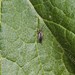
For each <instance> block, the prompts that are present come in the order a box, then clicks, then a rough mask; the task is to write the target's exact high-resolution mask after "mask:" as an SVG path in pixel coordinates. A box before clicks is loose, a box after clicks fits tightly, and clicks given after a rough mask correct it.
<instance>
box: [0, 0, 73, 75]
mask: <svg viewBox="0 0 75 75" xmlns="http://www.w3.org/2000/svg"><path fill="white" fill-rule="evenodd" d="M30 1H31V2H30ZM30 1H29V0H3V1H2V6H1V8H2V11H1V12H2V18H1V19H2V20H1V31H0V32H1V36H0V38H1V40H0V42H1V43H0V45H1V47H0V50H1V51H0V52H1V56H0V59H1V70H0V71H1V75H74V71H73V70H74V67H73V66H70V63H71V64H72V65H73V62H74V54H73V55H72V54H70V55H71V56H72V57H71V58H72V59H73V62H69V61H68V59H67V57H68V56H67V55H68V54H69V53H70V52H68V51H70V50H72V52H73V51H74V50H73V49H74V41H73V40H71V39H72V38H71V37H70V35H71V36H72V37H74V32H73V31H74V29H73V30H72V29H71V30H70V28H71V27H69V29H68V28H66V27H64V26H62V24H61V25H60V24H58V21H57V19H55V20H54V19H52V20H49V18H48V16H49V17H52V15H54V17H55V16H57V14H58V13H56V12H57V10H58V9H57V10H56V9H55V8H54V9H52V7H53V5H51V4H50V3H49V2H47V3H49V4H47V3H46V4H45V5H44V4H42V5H43V7H42V6H41V4H40V3H41V2H43V1H44V0H43V1H42V0H30ZM53 1H54V0H53ZM55 3H57V2H55ZM32 4H33V5H32ZM46 5H49V6H50V7H49V8H47V7H46V9H45V6H46ZM38 6H41V7H40V8H39V7H38ZM34 7H35V9H36V10H35V9H34ZM40 9H41V10H42V11H41V10H40ZM46 10H51V11H53V12H51V14H52V15H51V16H50V13H49V11H46ZM54 11H56V12H55V13H54ZM59 13H60V14H61V13H62V12H59ZM60 14H59V15H60ZM61 16H62V15H60V17H61ZM60 17H59V18H60ZM62 17H63V16H62ZM38 18H39V21H40V22H39V24H38ZM59 18H58V20H59V21H61V20H60V19H59ZM65 20H66V18H65ZM65 23H67V22H66V21H65ZM68 26H69V25H68ZM42 27H43V29H42V33H43V35H44V36H43V40H42V43H38V42H37V41H38V38H37V36H38V32H37V30H38V29H41V28H42ZM53 27H54V28H55V29H54V28H53ZM59 31H60V34H59V35H60V36H59V35H58V32H59ZM62 31H63V32H62ZM64 32H66V34H67V36H66V37H67V38H65V35H64ZM61 37H62V38H63V41H62V38H61ZM64 38H65V39H68V40H71V41H73V42H71V41H70V42H71V43H72V44H73V45H72V48H71V49H69V48H68V44H66V45H63V43H66V41H65V39H64ZM70 47H71V46H70ZM65 48H66V49H65ZM66 50H68V51H66ZM67 53H68V54H67ZM73 53H74V52H73ZM71 61H72V60H71ZM66 63H67V64H66ZM71 67H73V69H72V68H71ZM69 69H71V70H69Z"/></svg>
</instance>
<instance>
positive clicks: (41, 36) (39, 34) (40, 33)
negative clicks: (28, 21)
mask: <svg viewBox="0 0 75 75" xmlns="http://www.w3.org/2000/svg"><path fill="white" fill-rule="evenodd" d="M42 40H43V33H42V30H39V31H38V41H39V43H42Z"/></svg>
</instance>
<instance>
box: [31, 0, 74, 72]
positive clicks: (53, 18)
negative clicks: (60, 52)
mask: <svg viewBox="0 0 75 75" xmlns="http://www.w3.org/2000/svg"><path fill="white" fill-rule="evenodd" d="M30 1H31V3H32V4H33V6H34V8H35V9H36V11H37V12H38V14H39V15H40V16H41V17H42V18H43V19H44V22H45V23H46V25H47V26H48V28H49V29H50V30H51V32H52V33H53V35H54V36H55V37H56V39H57V41H58V42H59V43H60V45H61V46H62V47H63V49H64V58H65V59H64V62H65V64H66V63H67V64H66V65H65V66H66V67H67V68H68V70H69V71H70V72H73V73H75V71H74V70H75V25H74V24H75V20H74V18H73V19H72V18H71V17H72V16H73V15H72V16H71V17H70V16H68V15H69V14H67V11H68V9H67V8H68V6H63V8H64V10H66V11H63V10H62V9H61V5H60V6H59V8H58V6H56V4H55V1H54V0H53V1H52V0H30ZM57 1H58V2H59V0H57ZM73 1H74V0H73ZM58 2H57V4H58ZM69 2H70V1H68V2H66V3H67V4H70V3H69ZM60 3H61V4H62V1H60ZM64 3H65V2H64ZM66 7H67V8H66ZM72 7H73V6H70V7H69V8H72ZM73 8H74V7H73ZM69 12H71V11H69ZM72 14H74V12H73V13H72ZM49 21H50V22H49ZM70 68H71V69H70Z"/></svg>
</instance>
